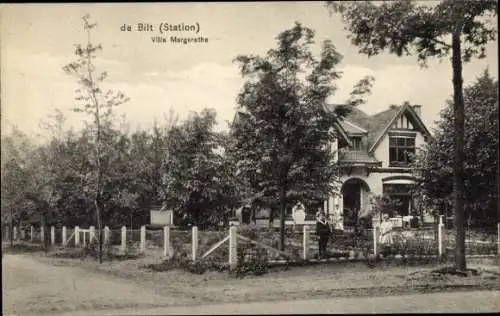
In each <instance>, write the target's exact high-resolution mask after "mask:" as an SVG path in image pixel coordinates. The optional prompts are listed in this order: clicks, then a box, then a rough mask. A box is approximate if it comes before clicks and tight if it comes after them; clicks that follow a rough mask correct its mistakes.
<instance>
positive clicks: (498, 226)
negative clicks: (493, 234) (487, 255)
mask: <svg viewBox="0 0 500 316" xmlns="http://www.w3.org/2000/svg"><path fill="white" fill-rule="evenodd" d="M497 229H498V241H497V243H498V254H499V255H500V223H498V224H497Z"/></svg>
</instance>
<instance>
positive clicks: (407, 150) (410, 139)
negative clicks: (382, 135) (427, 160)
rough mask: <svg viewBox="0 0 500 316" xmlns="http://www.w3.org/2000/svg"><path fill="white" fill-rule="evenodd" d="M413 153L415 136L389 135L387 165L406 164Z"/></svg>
mask: <svg viewBox="0 0 500 316" xmlns="http://www.w3.org/2000/svg"><path fill="white" fill-rule="evenodd" d="M414 154H415V136H389V166H391V167H392V166H408V165H409V163H410V162H411V155H414Z"/></svg>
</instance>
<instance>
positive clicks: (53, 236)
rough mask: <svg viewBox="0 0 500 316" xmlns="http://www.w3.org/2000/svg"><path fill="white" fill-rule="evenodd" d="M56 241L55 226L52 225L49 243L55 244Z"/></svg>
mask: <svg viewBox="0 0 500 316" xmlns="http://www.w3.org/2000/svg"><path fill="white" fill-rule="evenodd" d="M55 243H56V228H55V227H54V226H51V227H50V244H51V245H55Z"/></svg>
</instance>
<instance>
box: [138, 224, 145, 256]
mask: <svg viewBox="0 0 500 316" xmlns="http://www.w3.org/2000/svg"><path fill="white" fill-rule="evenodd" d="M145 249H146V226H141V243H140V247H139V250H140V252H141V253H143V252H144V250H145Z"/></svg>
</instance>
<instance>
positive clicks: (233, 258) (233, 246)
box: [229, 226, 238, 270]
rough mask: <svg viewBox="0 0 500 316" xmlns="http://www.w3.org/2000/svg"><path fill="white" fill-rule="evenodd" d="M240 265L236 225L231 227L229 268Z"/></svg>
mask: <svg viewBox="0 0 500 316" xmlns="http://www.w3.org/2000/svg"><path fill="white" fill-rule="evenodd" d="M237 266H238V231H237V227H236V226H231V228H229V268H230V269H231V270H232V269H235V268H236V267H237Z"/></svg>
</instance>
